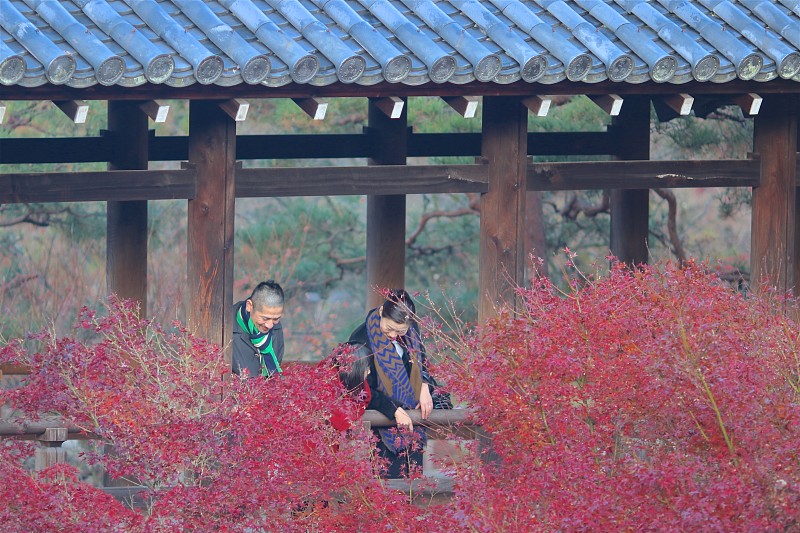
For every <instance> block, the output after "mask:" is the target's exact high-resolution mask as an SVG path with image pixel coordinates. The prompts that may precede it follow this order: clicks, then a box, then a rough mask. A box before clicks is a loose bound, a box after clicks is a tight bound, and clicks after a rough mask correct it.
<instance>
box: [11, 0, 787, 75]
mask: <svg viewBox="0 0 800 533" xmlns="http://www.w3.org/2000/svg"><path fill="white" fill-rule="evenodd" d="M777 77H781V78H786V79H793V80H795V81H800V0H776V1H763V0H738V1H728V0H696V1H682V0H657V1H643V0H605V1H601V0H571V1H570V0H563V1H562V0H558V1H555V0H525V1H519V0H490V1H478V0H450V1H432V0H206V1H203V0H0V83H2V84H4V85H18V86H23V87H36V86H40V85H45V84H53V85H62V84H63V85H67V86H71V87H76V88H83V87H90V86H93V85H95V84H101V85H120V86H126V87H133V86H139V85H143V84H146V83H151V84H165V85H169V86H175V87H186V86H188V85H192V84H195V83H200V84H216V85H219V86H232V85H237V84H245V83H246V84H263V85H266V86H268V87H278V86H282V85H286V84H289V83H292V82H294V83H299V84H311V85H316V86H323V85H329V84H333V83H356V84H363V85H371V84H376V83H380V82H391V83H403V84H408V85H418V84H422V83H426V82H431V81H432V82H435V83H451V84H463V83H468V82H472V81H476V80H477V81H479V82H486V83H497V84H507V83H512V82H515V81H519V80H523V81H525V82H531V83H533V82H537V83H542V84H552V83H556V82H560V81H563V80H568V81H569V82H575V83H596V82H600V81H605V80H611V81H613V82H621V83H642V82H646V81H655V82H668V83H675V84H680V83H685V82H688V81H692V80H697V81H710V82H718V83H721V82H727V81H730V80H734V79H742V80H755V81H762V82H763V81H769V80H771V79H775V78H777Z"/></svg>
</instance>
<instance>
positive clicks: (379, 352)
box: [366, 309, 425, 453]
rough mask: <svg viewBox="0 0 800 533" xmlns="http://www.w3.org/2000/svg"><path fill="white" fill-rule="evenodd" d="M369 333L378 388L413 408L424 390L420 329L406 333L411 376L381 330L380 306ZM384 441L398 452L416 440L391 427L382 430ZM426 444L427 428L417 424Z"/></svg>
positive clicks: (370, 316)
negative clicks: (420, 363) (421, 370)
mask: <svg viewBox="0 0 800 533" xmlns="http://www.w3.org/2000/svg"><path fill="white" fill-rule="evenodd" d="M366 323H367V336H368V337H369V345H370V348H371V349H372V352H373V353H374V354H375V370H376V372H377V374H378V376H377V377H378V390H379V391H381V392H382V393H384V394H386V395H387V396H389V397H391V398H392V400H394V401H395V402H396V403H399V404H400V405H401V407H402V408H403V409H413V408H415V407H416V406H417V404H418V403H419V395H420V391H421V390H422V375H421V373H420V369H419V361H418V360H417V353H419V350H420V339H419V334H418V333H417V330H416V328H413V327H412V328H409V329H408V333H406V334H405V335H404V336H403V340H404V342H405V346H404V347H403V348H404V349H405V350H407V351H408V352H409V354H408V355H409V357H410V358H411V375H410V376H409V375H408V372H406V367H405V364H403V358H402V357H401V356H400V354H398V353H397V349H396V348H395V346H394V343H392V340H391V339H390V338H389V337H387V336H386V335H384V333H383V332H382V331H381V315H380V309H373V310H372V311H370V312H369V314H368V315H367V320H366ZM378 432H379V433H380V435H381V440H382V441H383V443H384V444H385V445H386V447H387V448H388V449H389V450H391V451H392V452H394V453H397V452H398V450H404V449H406V448H408V446H409V445H410V444H411V443H412V442H411V440H412V439H408V438H403V437H402V435H400V434H399V433H398V432H396V431H393V430H391V429H379V430H378ZM414 433H416V434H417V436H418V438H419V439H420V443H421V444H422V445H424V444H425V429H424V428H422V427H419V426H414Z"/></svg>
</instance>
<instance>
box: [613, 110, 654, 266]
mask: <svg viewBox="0 0 800 533" xmlns="http://www.w3.org/2000/svg"><path fill="white" fill-rule="evenodd" d="M613 130H614V135H615V136H616V139H617V142H618V143H619V144H618V145H617V146H618V148H617V153H616V156H617V159H621V160H628V161H629V160H639V159H642V160H644V159H650V98H649V97H647V96H629V97H626V98H625V105H624V106H623V107H622V110H621V112H620V114H619V116H618V117H616V118H614V121H613ZM649 218H650V191H649V189H632V190H621V189H614V190H612V191H611V253H612V254H614V256H615V257H616V258H617V259H618V260H619V261H622V262H624V263H627V264H629V265H636V264H641V263H647V258H648V253H647V237H648V224H649Z"/></svg>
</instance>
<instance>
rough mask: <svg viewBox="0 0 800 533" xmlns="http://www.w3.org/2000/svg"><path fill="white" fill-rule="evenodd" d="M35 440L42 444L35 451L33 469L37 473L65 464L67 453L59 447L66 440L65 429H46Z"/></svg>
mask: <svg viewBox="0 0 800 533" xmlns="http://www.w3.org/2000/svg"><path fill="white" fill-rule="evenodd" d="M36 440H38V441H39V442H41V443H42V444H41V445H40V446H39V448H37V449H36V455H35V457H34V461H33V463H34V465H33V467H34V469H35V470H37V471H41V470H44V469H45V468H48V467H51V466H53V465H57V464H62V463H66V462H67V451H66V450H65V449H64V448H62V447H61V445H62V444H64V441H66V440H67V428H47V429H45V430H44V433H42V435H40V436H39V437H38V438H37V439H36Z"/></svg>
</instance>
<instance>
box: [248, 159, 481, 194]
mask: <svg viewBox="0 0 800 533" xmlns="http://www.w3.org/2000/svg"><path fill="white" fill-rule="evenodd" d="M487 172H488V168H487V166H486V165H481V164H474V165H416V166H412V165H409V166H405V165H385V166H380V167H377V166H364V167H296V168H282V167H273V168H244V169H240V170H237V171H236V197H237V198H258V197H283V196H340V195H362V194H363V195H370V194H373V195H374V194H380V193H383V194H425V193H468V192H486V191H487V190H488V181H487V180H488V177H487V176H488V175H487Z"/></svg>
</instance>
